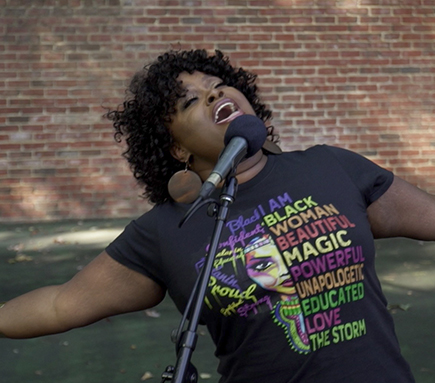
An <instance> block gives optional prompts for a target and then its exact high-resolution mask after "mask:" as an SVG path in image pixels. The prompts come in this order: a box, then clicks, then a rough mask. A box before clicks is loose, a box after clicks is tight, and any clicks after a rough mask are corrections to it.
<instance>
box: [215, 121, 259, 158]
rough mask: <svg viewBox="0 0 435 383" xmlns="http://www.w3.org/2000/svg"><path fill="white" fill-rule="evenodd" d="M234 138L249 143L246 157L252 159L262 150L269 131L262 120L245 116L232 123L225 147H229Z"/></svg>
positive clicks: (228, 130) (226, 133) (227, 133)
mask: <svg viewBox="0 0 435 383" xmlns="http://www.w3.org/2000/svg"><path fill="white" fill-rule="evenodd" d="M234 137H242V138H244V139H245V140H246V141H247V142H248V150H247V153H246V157H251V156H253V155H254V154H255V153H257V152H258V151H259V150H260V149H261V147H262V146H263V144H264V141H266V137H267V129H266V126H265V125H264V122H263V121H262V120H261V119H260V118H258V117H256V116H251V115H249V114H244V115H242V116H239V117H237V118H235V119H234V120H233V121H231V122H230V125H229V126H228V129H227V131H226V132H225V137H224V143H225V145H228V143H229V142H230V141H231V139H232V138H234Z"/></svg>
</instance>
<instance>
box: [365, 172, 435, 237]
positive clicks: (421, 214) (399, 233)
mask: <svg viewBox="0 0 435 383" xmlns="http://www.w3.org/2000/svg"><path fill="white" fill-rule="evenodd" d="M367 213H368V217H369V221H370V224H371V227H372V232H373V235H374V236H375V238H387V237H409V238H413V239H420V240H425V241H435V196H433V195H430V194H427V193H425V192H424V191H422V190H420V189H418V188H417V187H415V186H413V185H411V184H410V183H408V182H406V181H404V180H402V179H401V178H399V177H394V181H393V183H392V185H391V186H390V188H389V189H388V190H387V191H386V192H385V193H384V194H383V195H382V196H381V197H380V198H379V199H378V200H376V201H375V202H374V203H372V204H371V205H370V206H369V207H368V209H367Z"/></svg>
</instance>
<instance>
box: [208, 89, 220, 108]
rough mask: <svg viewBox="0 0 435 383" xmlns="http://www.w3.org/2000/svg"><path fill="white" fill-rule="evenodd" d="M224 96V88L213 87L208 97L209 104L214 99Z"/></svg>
mask: <svg viewBox="0 0 435 383" xmlns="http://www.w3.org/2000/svg"><path fill="white" fill-rule="evenodd" d="M223 96H224V92H223V91H222V90H220V89H216V88H213V89H212V90H211V91H210V93H209V95H208V97H207V105H210V104H211V103H212V102H213V101H215V100H217V99H218V98H222V97H223Z"/></svg>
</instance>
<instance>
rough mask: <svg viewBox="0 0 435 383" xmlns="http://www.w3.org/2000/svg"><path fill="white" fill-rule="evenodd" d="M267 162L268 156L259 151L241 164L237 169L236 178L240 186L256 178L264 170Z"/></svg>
mask: <svg viewBox="0 0 435 383" xmlns="http://www.w3.org/2000/svg"><path fill="white" fill-rule="evenodd" d="M266 162H267V156H266V155H264V154H263V151H262V150H259V151H258V152H257V153H256V154H254V155H253V156H252V157H249V158H248V159H246V160H245V161H243V162H241V163H240V164H239V166H238V167H237V173H236V178H237V181H238V183H239V184H242V183H244V182H247V181H249V180H250V179H252V178H254V177H255V176H256V175H257V174H258V173H260V171H261V170H262V169H263V168H264V166H265V165H266Z"/></svg>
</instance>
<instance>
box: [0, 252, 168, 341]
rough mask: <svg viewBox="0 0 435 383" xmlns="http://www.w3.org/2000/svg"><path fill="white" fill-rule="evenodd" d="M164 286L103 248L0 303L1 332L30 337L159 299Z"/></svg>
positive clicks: (147, 305) (144, 306)
mask: <svg viewBox="0 0 435 383" xmlns="http://www.w3.org/2000/svg"><path fill="white" fill-rule="evenodd" d="M164 294H165V293H164V291H163V289H162V288H161V287H160V286H159V285H158V284H157V283H156V282H154V281H153V280H151V279H150V278H147V277H146V276H144V275H142V274H140V273H137V272H136V271H133V270H130V269H128V268H127V267H125V266H123V265H121V264H120V263H118V262H116V261H115V260H113V259H112V258H111V257H110V256H109V255H108V254H107V253H106V252H102V253H101V254H100V255H99V256H98V257H97V258H95V259H94V260H93V261H92V262H91V263H89V265H87V266H86V267H85V268H84V269H83V270H81V271H80V272H79V273H77V274H76V275H75V276H74V277H73V278H72V279H71V280H70V281H68V282H66V283H65V284H63V285H58V286H48V287H43V288H40V289H37V290H34V291H31V292H29V293H27V294H24V295H21V296H19V297H17V298H15V299H12V300H11V301H8V302H7V303H6V304H5V305H4V306H3V307H2V308H1V309H0V334H1V333H2V334H3V335H4V336H6V337H9V338H31V337H37V336H41V335H48V334H54V333H59V332H64V331H68V330H70V329H72V328H76V327H82V326H86V325H88V324H91V323H94V322H96V321H98V320H100V319H103V318H106V317H109V316H113V315H116V314H121V313H126V312H131V311H138V310H143V309H146V308H150V307H153V306H155V305H156V304H158V303H159V302H160V301H161V300H162V299H163V297H164Z"/></svg>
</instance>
